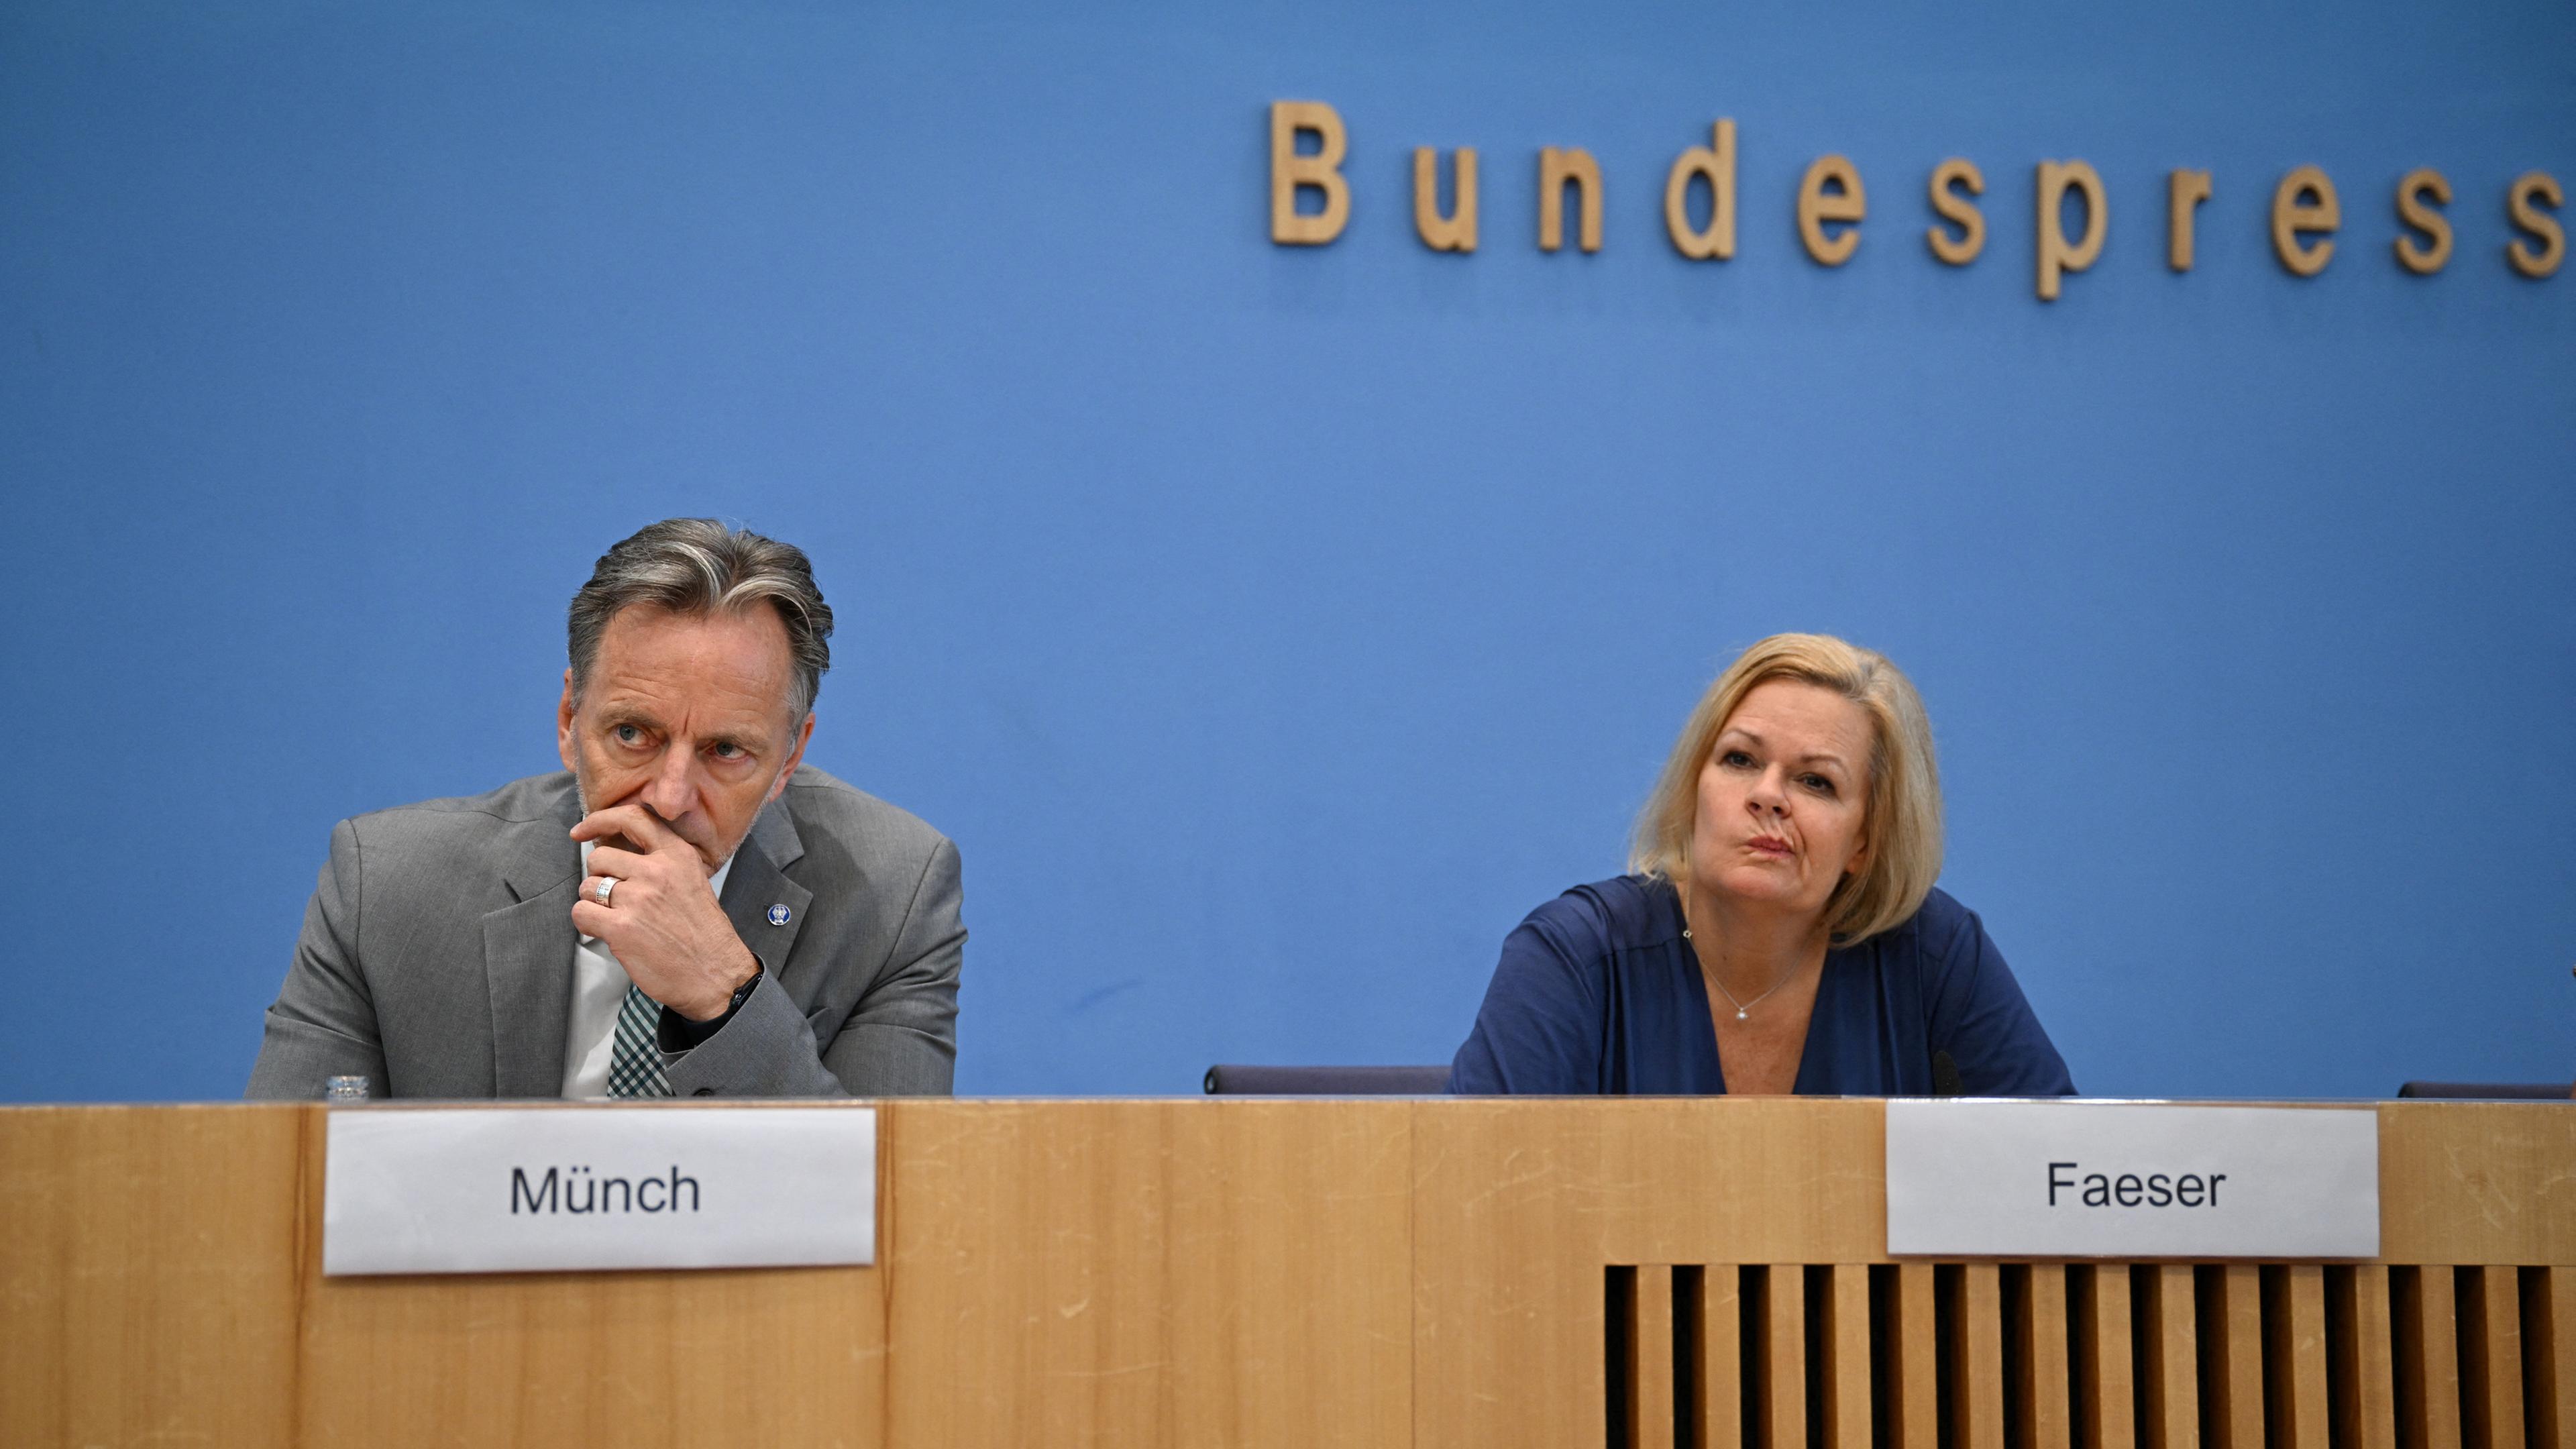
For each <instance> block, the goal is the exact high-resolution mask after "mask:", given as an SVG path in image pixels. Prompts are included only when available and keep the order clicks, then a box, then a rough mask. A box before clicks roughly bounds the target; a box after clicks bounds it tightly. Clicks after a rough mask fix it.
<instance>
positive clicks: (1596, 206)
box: [1538, 146, 1601, 252]
mask: <svg viewBox="0 0 2576 1449" xmlns="http://www.w3.org/2000/svg"><path fill="white" fill-rule="evenodd" d="M1569 184H1570V185H1572V186H1573V187H1574V189H1575V191H1576V193H1577V195H1578V198H1579V204H1580V205H1581V206H1582V208H1583V240H1582V242H1581V246H1582V247H1583V249H1584V250H1585V251H1587V252H1597V251H1599V250H1601V163H1600V162H1598V161H1595V160H1593V159H1592V153H1591V152H1589V151H1586V150H1584V149H1583V148H1582V147H1580V146H1575V147H1569V148H1567V149H1565V150H1562V151H1560V150H1558V149H1557V148H1556V147H1554V146H1542V147H1540V148H1539V153H1538V249H1539V250H1540V251H1543V252H1552V251H1555V250H1557V249H1558V248H1559V247H1562V246H1564V245H1565V188H1566V187H1567V186H1568V185H1569Z"/></svg>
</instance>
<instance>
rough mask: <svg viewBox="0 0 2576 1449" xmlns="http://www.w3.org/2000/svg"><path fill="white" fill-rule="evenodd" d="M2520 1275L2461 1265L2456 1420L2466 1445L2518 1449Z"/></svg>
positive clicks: (2507, 1270)
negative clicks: (2458, 1407) (2458, 1401)
mask: <svg viewBox="0 0 2576 1449" xmlns="http://www.w3.org/2000/svg"><path fill="white" fill-rule="evenodd" d="M2519 1276H2520V1275H2518V1274H2517V1273H2516V1272H2515V1271H2514V1270H2513V1269H2512V1268H2509V1267H2494V1266H2489V1267H2479V1268H2463V1269H2461V1270H2460V1279H2459V1281H2460V1285H2461V1288H2462V1289H2463V1296H2462V1298H2461V1301H2460V1335H2461V1342H2460V1421H2461V1437H2462V1439H2463V1440H2464V1442H2466V1443H2467V1444H2468V1446H2469V1449H2521V1445H2522V1290H2521V1285H2520V1283H2519V1282H2518V1281H2517V1279H2518V1278H2519Z"/></svg>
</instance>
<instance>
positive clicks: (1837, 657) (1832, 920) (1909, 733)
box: [1628, 634, 1941, 945]
mask: <svg viewBox="0 0 2576 1449" xmlns="http://www.w3.org/2000/svg"><path fill="white" fill-rule="evenodd" d="M1774 679H1794V680H1798V681H1800V682H1801V683H1805V684H1812V685H1815V686H1817V687H1819V688H1822V689H1830V690H1832V691H1833V692H1834V693H1836V694H1839V695H1841V696H1842V697H1843V698H1845V699H1848V700H1850V701H1851V702H1852V703H1854V704H1856V705H1859V706H1860V708H1861V713H1863V714H1864V715H1867V716H1868V717H1869V725H1870V756H1869V791H1868V795H1867V797H1866V804H1865V805H1864V807H1863V810H1862V814H1861V831H1862V836H1861V838H1862V839H1863V840H1865V841H1867V842H1868V843H1869V848H1870V849H1869V860H1868V863H1867V864H1865V865H1863V866H1862V867H1861V869H1860V871H1859V873H1858V874H1856V875H1850V876H1846V877H1844V878H1843V880H1842V881H1841V882H1840V883H1839V884H1837V885H1836V886H1835V887H1834V893H1833V894H1832V895H1831V896H1828V897H1827V898H1826V900H1825V924H1826V927H1827V929H1829V930H1830V931H1831V932H1832V934H1833V937H1834V939H1835V940H1836V941H1837V942H1838V943H1840V944H1843V945H1849V944H1851V943H1853V942H1855V941H1861V940H1866V939H1867V938H1869V937H1871V936H1875V935H1877V934H1878V933H1879V932H1881V931H1884V930H1887V929H1888V928H1890V927H1892V926H1898V925H1902V924H1904V923H1905V921H1906V920H1907V919H1908V918H1909V917H1911V916H1912V915H1913V914H1914V913H1915V911H1916V910H1918V909H1920V908H1921V907H1922V905H1923V898H1924V897H1925V896H1927V895H1929V894H1931V891H1932V882H1933V881H1934V880H1936V879H1938V878H1939V877H1940V874H1941V771H1940V766H1939V765H1938V764H1937V763H1935V762H1934V760H1933V758H1932V722H1931V720H1930V719H1928V718H1926V717H1925V715H1924V713H1923V699H1922V696H1920V695H1918V694H1916V693H1915V692H1914V684H1913V682H1912V681H1911V680H1908V679H1907V678H1906V677H1905V674H1904V672H1903V671H1902V670H1899V669H1898V668H1897V667H1896V666H1895V665H1894V664H1892V663H1890V662H1888V659H1887V656H1886V655H1884V654H1880V653H1877V652H1875V651H1873V650H1868V649H1863V648H1860V647H1858V646H1856V645H1853V644H1847V643H1845V642H1843V641H1842V640H1840V639H1837V638H1834V637H1833V636H1832V635H1830V634H1774V635H1772V636H1771V637H1770V638H1768V639H1765V640H1763V641H1762V642H1761V643H1759V644H1756V645H1754V646H1753V647H1752V648H1750V649H1747V650H1745V651H1744V653H1743V654H1742V655H1741V656H1739V657H1738V658H1737V659H1736V661H1735V662H1734V663H1733V664H1730V665H1728V666H1727V667H1726V672H1725V673H1724V674H1721V675H1719V676H1718V677H1717V682H1716V683H1714V684H1712V685H1710V686H1709V687H1708V693H1706V694H1704V695H1702V696H1700V701H1699V707H1698V708H1697V709H1694V710H1692V711H1691V717H1690V721H1689V723H1687V724H1685V725H1683V726H1682V735H1681V738H1680V739H1678V740H1676V741H1674V742H1673V753H1672V757H1671V758H1670V759H1668V760H1666V761H1665V762H1664V773H1663V776H1662V778H1660V779H1658V780H1657V781H1655V793H1654V794H1652V795H1650V796H1648V797H1647V799H1646V808H1645V809H1644V810H1643V811H1641V812H1639V814H1638V816H1637V832H1636V839H1635V841H1634V842H1633V844H1632V845H1631V846H1630V848H1629V853H1628V868H1629V869H1630V870H1631V871H1634V872H1636V873H1638V874H1641V875H1650V876H1657V877H1660V878H1662V879H1664V880H1667V881H1671V882H1673V883H1674V884H1676V885H1679V884H1681V883H1682V882H1683V881H1684V880H1686V879H1687V878H1688V876H1689V872H1690V842H1691V830H1692V827H1693V826H1695V825H1696V824H1697V823H1698V815H1699V775H1700V770H1701V769H1702V768H1703V767H1704V766H1706V765H1707V763H1708V757H1709V752H1710V751H1711V750H1713V749H1715V748H1716V746H1717V737H1718V735H1719V733H1720V732H1722V731H1724V730H1725V728H1726V722H1727V721H1728V720H1729V719H1731V718H1733V717H1734V714H1735V710H1736V706H1738V705H1740V704H1742V703H1744V697H1745V696H1746V695H1748V694H1751V693H1752V692H1753V689H1754V686H1756V685H1760V684H1766V683H1768V682H1770V681H1771V680H1774Z"/></svg>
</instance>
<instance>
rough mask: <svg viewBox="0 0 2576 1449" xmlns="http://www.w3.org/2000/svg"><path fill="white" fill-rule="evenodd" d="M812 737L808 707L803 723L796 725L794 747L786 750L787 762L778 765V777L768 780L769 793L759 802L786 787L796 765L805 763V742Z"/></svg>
mask: <svg viewBox="0 0 2576 1449" xmlns="http://www.w3.org/2000/svg"><path fill="white" fill-rule="evenodd" d="M813 738H814V711H812V710H810V709H809V710H807V711H805V721H804V723H802V724H799V725H798V726H797V727H796V746H795V748H793V749H791V750H789V751H788V752H787V763H786V764H785V765H782V766H780V767H779V771H778V778H777V779H775V780H772V781H770V782H769V794H768V795H767V796H765V797H763V798H762V800H761V802H760V803H761V804H763V805H766V804H768V803H769V802H770V801H772V800H775V799H777V798H778V796H779V794H780V793H781V792H782V791H784V790H785V789H786V788H787V782H788V781H789V780H791V779H793V778H795V775H796V767H797V766H798V765H801V764H803V763H805V746H806V743H807V742H808V741H810V740H812V739H813Z"/></svg>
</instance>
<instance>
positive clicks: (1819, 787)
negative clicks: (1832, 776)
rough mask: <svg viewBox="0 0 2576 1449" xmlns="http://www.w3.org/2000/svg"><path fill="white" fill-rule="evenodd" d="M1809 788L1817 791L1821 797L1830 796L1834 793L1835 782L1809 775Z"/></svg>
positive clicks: (1820, 776) (1819, 776)
mask: <svg viewBox="0 0 2576 1449" xmlns="http://www.w3.org/2000/svg"><path fill="white" fill-rule="evenodd" d="M1807 788H1808V789H1810V790H1813V791H1815V792H1816V793H1817V794H1819V795H1826V796H1830V795H1832V794H1833V793H1834V782H1833V781H1831V780H1828V779H1826V778H1825V777H1824V776H1822V775H1809V776H1808V777H1807Z"/></svg>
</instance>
